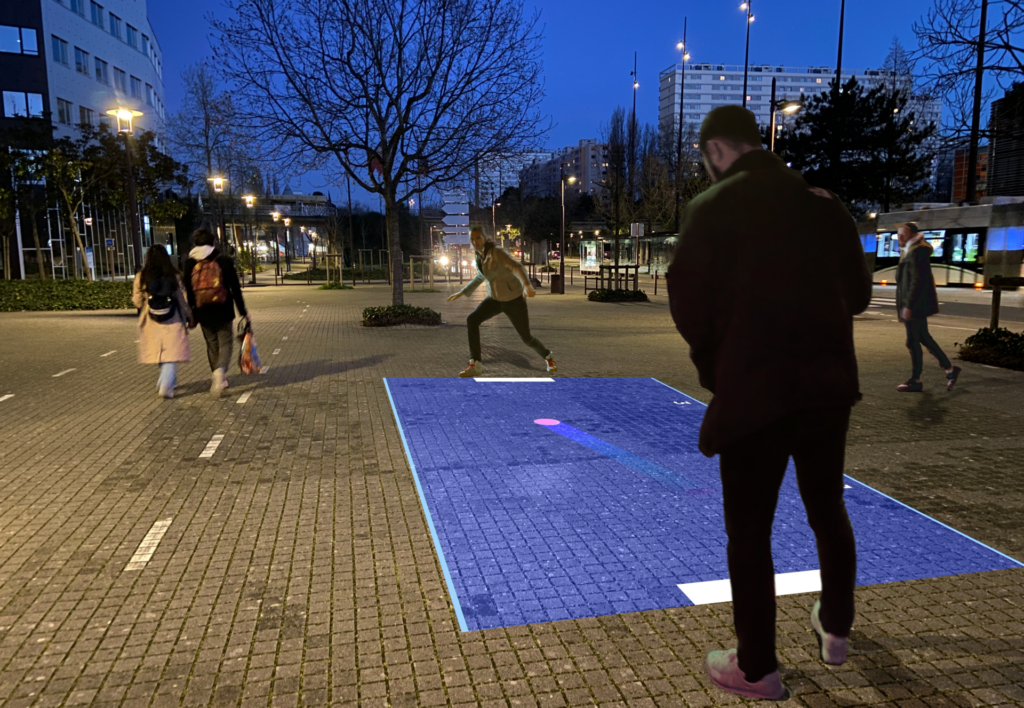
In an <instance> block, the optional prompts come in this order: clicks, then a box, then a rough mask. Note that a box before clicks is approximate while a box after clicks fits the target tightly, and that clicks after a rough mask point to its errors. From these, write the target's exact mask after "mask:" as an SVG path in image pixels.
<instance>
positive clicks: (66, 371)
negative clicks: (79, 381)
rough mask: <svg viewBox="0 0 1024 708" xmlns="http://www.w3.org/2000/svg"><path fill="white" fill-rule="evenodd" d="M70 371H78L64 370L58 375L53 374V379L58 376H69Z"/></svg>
mask: <svg viewBox="0 0 1024 708" xmlns="http://www.w3.org/2000/svg"><path fill="white" fill-rule="evenodd" d="M72 371H78V369H64V371H62V372H60V373H59V374H54V375H53V378H57V377H58V376H63V375H64V374H70V373H71V372H72Z"/></svg>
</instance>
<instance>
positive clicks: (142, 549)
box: [124, 517, 174, 570]
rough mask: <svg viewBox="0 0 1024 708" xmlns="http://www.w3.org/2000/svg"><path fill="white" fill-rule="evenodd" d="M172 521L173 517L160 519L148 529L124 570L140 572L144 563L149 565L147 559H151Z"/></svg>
mask: <svg viewBox="0 0 1024 708" xmlns="http://www.w3.org/2000/svg"><path fill="white" fill-rule="evenodd" d="M173 520H174V517H170V518H167V519H162V520H160V521H157V522H156V523H155V524H153V526H152V527H150V529H149V533H147V534H146V536H145V538H143V539H142V543H140V544H139V547H138V548H137V549H136V550H135V555H133V556H132V558H131V560H129V561H128V565H126V566H125V567H124V569H125V570H142V569H143V568H144V567H145V565H146V563H149V559H150V558H152V557H153V553H154V552H155V551H156V547H157V546H158V545H160V540H161V539H162V538H163V537H164V534H165V533H167V527H168V526H170V525H171V521H173Z"/></svg>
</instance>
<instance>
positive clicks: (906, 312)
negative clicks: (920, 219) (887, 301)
mask: <svg viewBox="0 0 1024 708" xmlns="http://www.w3.org/2000/svg"><path fill="white" fill-rule="evenodd" d="M896 237H897V238H898V239H899V242H900V249H901V250H902V251H903V252H902V253H901V254H900V264H899V266H897V267H896V312H897V314H898V316H899V319H900V322H902V323H903V325H904V326H905V327H906V328H907V349H909V350H910V363H911V366H912V369H913V373H911V374H910V378H909V379H907V380H906V381H904V382H903V383H901V384H900V385H899V386H897V387H896V390H897V391H901V392H903V393H918V392H920V391H923V390H924V384H922V383H921V370H922V369H923V368H924V355H923V354H922V352H921V345H922V344H923V345H924V347H925V348H926V349H927V350H928V351H929V352H930V353H931V355H932V356H934V357H935V358H936V359H938V360H939V365H940V366H941V367H942V368H943V369H945V371H946V390H947V391H951V390H953V384H955V383H956V380H957V378H959V376H960V367H959V366H953V363H952V362H951V361H950V360H949V357H947V356H946V354H945V352H943V351H942V349H941V348H940V347H939V345H938V344H936V343H935V340H934V339H932V335H931V334H930V333H929V332H928V318H929V317H931V316H932V315H934V314H938V312H939V295H938V293H937V292H936V291H935V276H933V275H932V251H933V250H934V249H933V248H932V246H931V244H930V243H928V242H927V241H926V240H925V238H924V234H922V233H921V229H919V228H918V227H917V224H916V223H914V222H913V221H910V222H907V223H906V224H904V225H903V226H901V227H899V229H897V230H896Z"/></svg>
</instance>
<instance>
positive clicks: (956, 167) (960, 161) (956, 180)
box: [952, 145, 990, 204]
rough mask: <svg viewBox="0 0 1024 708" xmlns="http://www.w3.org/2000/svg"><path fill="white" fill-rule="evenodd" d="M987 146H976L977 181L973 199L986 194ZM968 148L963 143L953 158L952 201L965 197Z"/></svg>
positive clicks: (961, 199) (955, 201)
mask: <svg viewBox="0 0 1024 708" xmlns="http://www.w3.org/2000/svg"><path fill="white" fill-rule="evenodd" d="M989 154H990V153H989V146H988V145H979V146H978V161H977V162H976V163H975V165H974V169H975V173H976V174H977V182H976V183H975V195H974V196H975V199H980V198H981V197H985V196H988V194H989V189H988V163H989ZM969 156H970V149H969V148H968V147H967V146H966V145H965V146H963V147H959V148H957V149H956V153H955V157H954V158H953V199H952V201H953V203H954V204H959V203H960V202H962V201H965V200H966V199H967V175H968V164H969V163H970V160H969V159H968V157H969Z"/></svg>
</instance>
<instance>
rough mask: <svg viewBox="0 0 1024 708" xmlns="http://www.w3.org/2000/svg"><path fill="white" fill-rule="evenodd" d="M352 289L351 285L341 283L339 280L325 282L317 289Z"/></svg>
mask: <svg viewBox="0 0 1024 708" xmlns="http://www.w3.org/2000/svg"><path fill="white" fill-rule="evenodd" d="M351 289H352V286H351V285H343V284H341V283H339V282H337V281H334V282H332V283H324V284H323V285H321V286H320V287H319V288H317V290H351Z"/></svg>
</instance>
